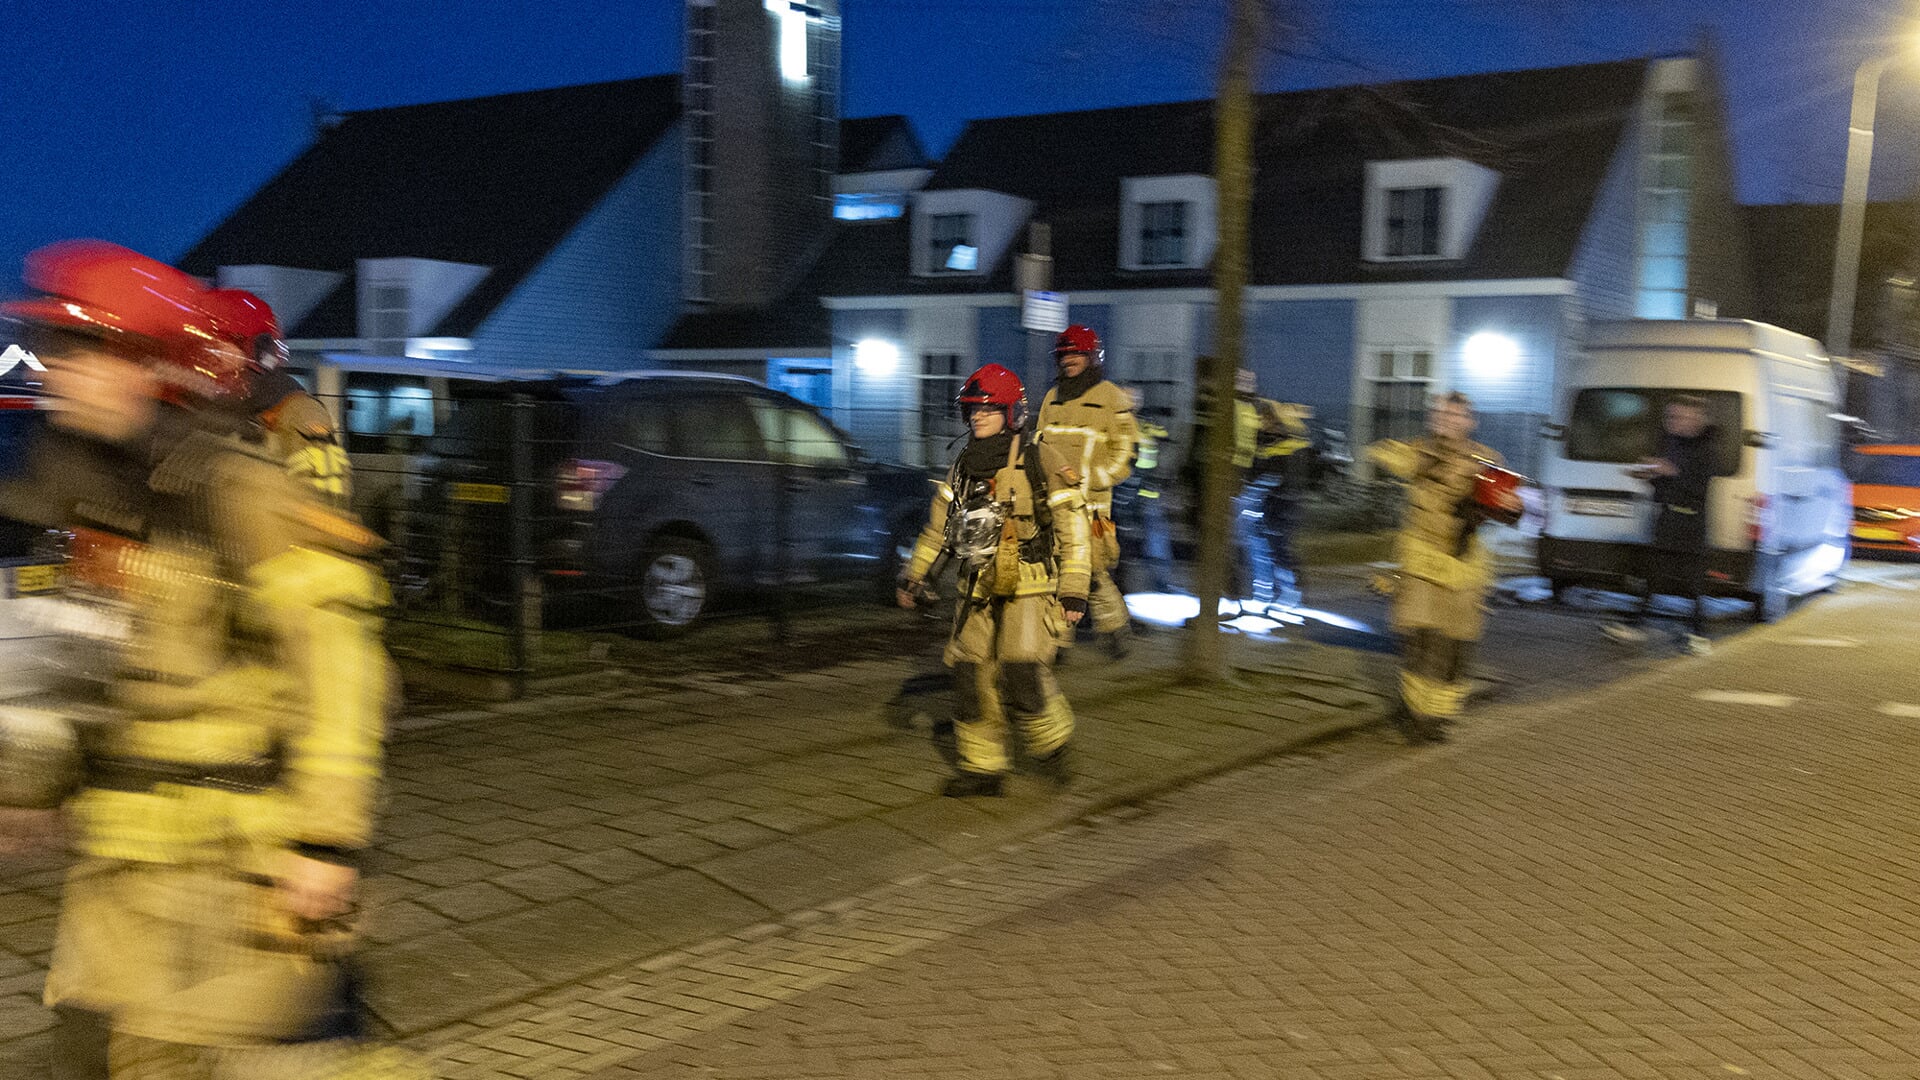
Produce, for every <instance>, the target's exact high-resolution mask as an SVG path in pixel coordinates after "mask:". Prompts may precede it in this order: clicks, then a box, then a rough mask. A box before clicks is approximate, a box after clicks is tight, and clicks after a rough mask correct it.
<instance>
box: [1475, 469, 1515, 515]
mask: <svg viewBox="0 0 1920 1080" xmlns="http://www.w3.org/2000/svg"><path fill="white" fill-rule="evenodd" d="M1526 486H1527V478H1526V477H1524V476H1521V475H1520V474H1519V473H1517V472H1514V471H1513V470H1512V469H1503V468H1501V467H1500V466H1498V465H1495V464H1494V463H1493V462H1491V461H1487V460H1485V459H1481V460H1480V471H1479V472H1478V473H1476V474H1474V477H1473V502H1474V505H1475V506H1478V507H1479V508H1480V513H1481V514H1483V515H1484V516H1485V517H1486V519H1487V520H1488V521H1497V522H1499V523H1500V524H1502V525H1518V524H1520V518H1521V517H1522V516H1524V515H1525V514H1526V508H1525V507H1524V506H1519V505H1516V506H1503V505H1501V503H1502V502H1503V501H1504V500H1503V499H1502V496H1505V495H1512V496H1513V497H1514V498H1515V499H1516V500H1517V499H1518V498H1519V497H1520V489H1521V488H1523V487H1526Z"/></svg>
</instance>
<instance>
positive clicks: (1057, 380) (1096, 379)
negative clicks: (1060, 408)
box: [1053, 356, 1107, 401]
mask: <svg viewBox="0 0 1920 1080" xmlns="http://www.w3.org/2000/svg"><path fill="white" fill-rule="evenodd" d="M1059 370H1060V369H1059V366H1058V361H1057V360H1056V361H1055V367H1054V372H1055V375H1054V381H1053V385H1054V387H1055V388H1057V389H1058V390H1059V391H1060V396H1059V397H1058V398H1056V399H1055V400H1058V401H1072V400H1073V399H1074V398H1077V397H1079V396H1080V395H1081V394H1084V393H1086V392H1087V391H1089V390H1091V389H1093V388H1094V387H1095V386H1098V385H1099V384H1100V383H1101V382H1103V381H1105V380H1106V377H1107V373H1106V371H1105V369H1104V365H1101V364H1096V363H1094V359H1093V357H1092V356H1088V357H1087V370H1085V371H1083V372H1081V373H1080V374H1078V375H1074V376H1071V377H1069V376H1066V375H1061V374H1059Z"/></svg>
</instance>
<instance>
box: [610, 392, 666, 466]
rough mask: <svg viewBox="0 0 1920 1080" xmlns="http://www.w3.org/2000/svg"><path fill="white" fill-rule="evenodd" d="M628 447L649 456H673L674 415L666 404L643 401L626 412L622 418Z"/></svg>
mask: <svg viewBox="0 0 1920 1080" xmlns="http://www.w3.org/2000/svg"><path fill="white" fill-rule="evenodd" d="M621 419H622V421H623V423H622V426H623V427H624V428H625V432H624V434H625V438H626V442H627V444H628V445H630V446H632V447H633V448H634V449H636V450H645V451H646V452H647V453H649V454H671V453H673V452H674V446H673V413H672V412H671V411H670V410H669V409H668V408H667V406H666V403H665V402H660V401H642V402H639V403H637V404H635V405H633V406H631V407H629V408H628V409H627V410H626V415H625V416H623V417H622V418H621Z"/></svg>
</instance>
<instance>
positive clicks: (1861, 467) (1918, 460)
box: [1848, 453, 1920, 488]
mask: <svg viewBox="0 0 1920 1080" xmlns="http://www.w3.org/2000/svg"><path fill="white" fill-rule="evenodd" d="M1848 471H1849V472H1851V473H1853V482H1854V483H1856V484H1877V485H1883V486H1886V487H1910V488H1920V453H1912V454H1858V453H1856V454H1854V455H1853V468H1852V469H1850V470H1848Z"/></svg>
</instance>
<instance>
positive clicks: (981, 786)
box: [940, 772, 1005, 799]
mask: <svg viewBox="0 0 1920 1080" xmlns="http://www.w3.org/2000/svg"><path fill="white" fill-rule="evenodd" d="M1004 783H1005V781H1004V778H1002V777H1001V775H1000V774H999V773H983V772H958V773H955V774H954V775H953V778H952V779H951V780H948V781H947V784H946V786H945V787H943V788H941V789H940V794H942V795H945V796H946V797H947V798H949V799H972V798H976V797H984V798H989V799H997V798H999V797H1000V795H1001V788H1002V786H1003V785H1004Z"/></svg>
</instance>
